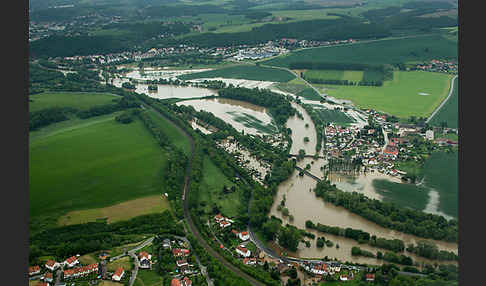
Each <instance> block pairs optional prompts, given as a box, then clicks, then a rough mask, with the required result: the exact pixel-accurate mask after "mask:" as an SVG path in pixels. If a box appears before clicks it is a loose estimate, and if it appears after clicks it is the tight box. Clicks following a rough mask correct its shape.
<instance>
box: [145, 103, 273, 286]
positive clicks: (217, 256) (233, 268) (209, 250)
mask: <svg viewBox="0 0 486 286" xmlns="http://www.w3.org/2000/svg"><path fill="white" fill-rule="evenodd" d="M154 110H155V109H154ZM155 111H156V112H157V113H158V114H159V115H160V116H162V117H163V118H164V119H166V120H167V121H168V122H169V123H170V124H172V125H173V126H174V127H175V128H176V129H178V130H179V131H180V132H182V134H184V136H186V137H187V139H188V140H189V142H190V143H191V157H190V159H189V163H188V165H187V168H186V174H185V178H184V192H183V195H182V199H183V203H184V217H185V219H186V221H187V224H188V225H189V230H190V231H191V232H192V234H193V235H194V237H195V238H196V239H197V240H198V242H199V243H200V244H201V246H202V247H203V248H204V249H205V250H206V251H207V253H208V254H209V255H211V256H212V257H213V258H215V259H216V260H218V261H219V262H221V264H223V265H224V266H225V267H226V268H228V269H229V270H230V271H231V272H233V273H234V274H235V275H237V276H239V277H241V278H243V279H245V280H246V281H248V282H250V284H252V285H254V286H264V285H265V284H263V283H261V282H259V281H257V280H256V279H255V278H253V277H251V276H250V275H248V274H246V273H245V272H243V271H241V270H240V269H239V268H237V267H236V266H234V265H233V264H231V263H230V262H228V261H227V260H226V259H225V258H224V257H223V256H221V255H220V254H219V253H218V252H216V251H215V250H214V249H213V248H211V247H210V246H209V245H208V244H207V242H206V241H205V240H204V239H203V238H202V237H201V235H200V233H199V231H198V229H197V228H196V226H195V225H194V222H193V221H192V218H191V215H190V212H189V206H188V199H187V196H188V194H189V183H190V174H191V169H192V160H193V158H194V139H193V138H192V137H191V136H190V135H189V134H187V133H186V131H185V130H184V129H182V128H181V127H179V126H178V125H177V124H175V123H174V122H172V121H171V120H170V119H169V118H167V117H165V116H164V115H163V114H162V113H160V112H158V111H157V110H155Z"/></svg>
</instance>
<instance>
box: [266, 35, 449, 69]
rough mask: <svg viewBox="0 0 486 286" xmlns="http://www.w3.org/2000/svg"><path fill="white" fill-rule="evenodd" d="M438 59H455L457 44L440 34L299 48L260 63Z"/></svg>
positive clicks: (385, 62)
mask: <svg viewBox="0 0 486 286" xmlns="http://www.w3.org/2000/svg"><path fill="white" fill-rule="evenodd" d="M376 51H380V52H379V53H377V52H376ZM440 58H457V42H454V41H450V40H448V39H446V38H444V37H442V36H441V35H431V36H429V35H427V36H415V37H409V38H401V39H392V38H389V39H383V40H375V41H363V42H361V43H356V44H347V45H341V46H331V47H319V48H312V49H303V50H299V51H295V52H292V53H289V54H286V55H283V56H280V57H276V58H273V59H270V60H266V61H263V62H262V63H264V64H265V65H269V66H280V67H289V65H290V64H291V63H294V62H330V63H361V64H394V63H407V62H411V61H428V60H432V59H440Z"/></svg>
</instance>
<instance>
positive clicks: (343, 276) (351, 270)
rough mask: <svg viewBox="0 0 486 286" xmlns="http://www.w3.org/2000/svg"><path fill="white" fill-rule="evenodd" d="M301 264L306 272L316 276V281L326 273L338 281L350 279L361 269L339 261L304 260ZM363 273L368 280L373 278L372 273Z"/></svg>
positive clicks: (371, 280)
mask: <svg viewBox="0 0 486 286" xmlns="http://www.w3.org/2000/svg"><path fill="white" fill-rule="evenodd" d="M301 266H302V268H303V269H304V270H305V271H306V272H308V273H310V274H312V275H313V276H314V277H317V278H318V279H317V281H319V280H323V277H324V276H327V275H332V276H334V275H336V276H338V278H339V280H340V281H350V280H354V278H355V276H356V273H359V272H360V271H361V270H360V268H358V267H356V266H350V265H345V264H341V263H339V262H305V263H302V264H301ZM364 275H365V279H366V281H368V282H373V281H374V280H375V274H374V273H370V272H367V273H365V274H364Z"/></svg>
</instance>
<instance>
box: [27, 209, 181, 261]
mask: <svg viewBox="0 0 486 286" xmlns="http://www.w3.org/2000/svg"><path fill="white" fill-rule="evenodd" d="M141 233H143V234H167V233H172V234H176V235H183V231H182V230H181V229H180V228H179V227H177V226H176V224H175V221H174V219H173V218H172V216H171V214H170V213H169V212H168V211H164V212H162V213H157V214H150V215H142V216H138V217H136V218H133V219H130V220H125V221H120V222H114V223H110V224H107V223H105V222H89V223H84V224H76V225H70V226H63V227H55V228H48V229H44V230H43V231H41V232H39V233H37V234H35V235H32V236H31V237H30V239H29V264H30V265H35V264H39V265H41V264H43V262H45V261H41V257H43V256H44V257H45V256H53V257H55V258H56V260H58V261H61V260H63V259H66V258H67V257H69V256H72V255H75V254H81V255H82V254H85V253H90V252H94V251H98V250H103V249H110V248H113V247H116V246H119V245H123V244H127V243H130V242H133V240H134V238H135V239H136V237H138V235H139V234H141ZM135 235H137V236H135Z"/></svg>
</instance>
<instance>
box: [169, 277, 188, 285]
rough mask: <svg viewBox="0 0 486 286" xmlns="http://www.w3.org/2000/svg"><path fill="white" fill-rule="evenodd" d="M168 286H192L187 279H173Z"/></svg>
mask: <svg viewBox="0 0 486 286" xmlns="http://www.w3.org/2000/svg"><path fill="white" fill-rule="evenodd" d="M170 286H192V281H191V279H189V278H188V277H184V279H179V278H173V279H172V281H170Z"/></svg>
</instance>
